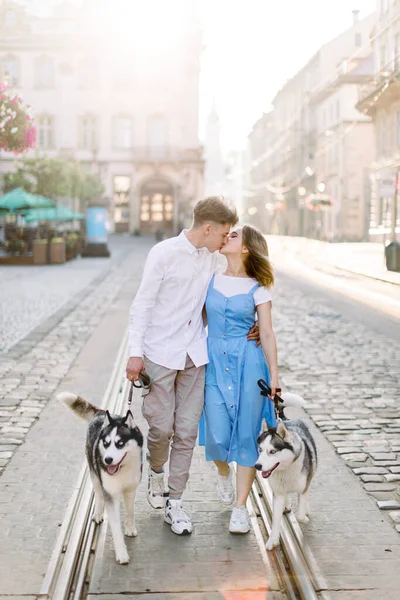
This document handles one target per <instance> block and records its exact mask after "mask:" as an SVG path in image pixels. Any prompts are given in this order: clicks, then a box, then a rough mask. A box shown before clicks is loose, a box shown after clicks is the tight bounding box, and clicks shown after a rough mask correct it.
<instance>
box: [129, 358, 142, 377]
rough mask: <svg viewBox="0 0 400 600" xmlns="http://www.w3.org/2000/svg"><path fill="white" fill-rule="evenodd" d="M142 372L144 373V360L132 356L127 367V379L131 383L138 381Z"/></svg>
mask: <svg viewBox="0 0 400 600" xmlns="http://www.w3.org/2000/svg"><path fill="white" fill-rule="evenodd" d="M140 371H144V362H143V358H141V357H140V356H131V357H130V358H129V360H128V363H127V365H126V378H127V379H129V381H137V380H138V378H139V373H140Z"/></svg>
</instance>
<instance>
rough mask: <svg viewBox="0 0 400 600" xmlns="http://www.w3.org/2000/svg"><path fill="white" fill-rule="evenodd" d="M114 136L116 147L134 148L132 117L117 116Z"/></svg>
mask: <svg viewBox="0 0 400 600" xmlns="http://www.w3.org/2000/svg"><path fill="white" fill-rule="evenodd" d="M113 137H114V140H113V143H114V148H132V119H130V118H129V117H115V118H114V128H113Z"/></svg>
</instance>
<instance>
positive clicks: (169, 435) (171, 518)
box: [126, 197, 238, 535]
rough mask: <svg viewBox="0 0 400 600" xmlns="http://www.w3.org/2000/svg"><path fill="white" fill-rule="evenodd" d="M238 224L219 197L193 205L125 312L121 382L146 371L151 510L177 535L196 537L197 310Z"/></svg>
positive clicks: (200, 386) (200, 338) (157, 250)
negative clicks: (191, 504) (190, 496)
mask: <svg viewBox="0 0 400 600" xmlns="http://www.w3.org/2000/svg"><path fill="white" fill-rule="evenodd" d="M237 220H238V218H237V213H236V210H235V209H233V208H231V207H229V206H227V204H225V202H224V201H223V200H222V199H221V198H220V197H210V198H207V199H205V200H202V201H200V202H198V204H197V205H196V206H195V209H194V218H193V225H192V227H191V229H189V230H184V231H182V233H181V234H180V235H179V236H178V237H175V238H170V239H168V240H164V241H163V242H160V243H159V244H157V245H156V246H154V247H153V248H152V249H151V250H150V252H149V256H148V258H147V261H146V264H145V267H144V272H143V277H142V281H141V284H140V288H139V291H138V292H137V294H136V297H135V299H134V301H133V303H132V307H131V311H130V327H129V356H130V358H129V360H128V364H127V367H126V376H127V378H128V379H129V380H132V379H133V380H137V379H138V376H139V373H140V371H141V370H143V369H145V370H146V372H147V373H148V375H149V376H150V378H151V381H152V385H151V391H150V393H149V394H148V395H147V396H146V397H145V398H144V400H143V407H142V412H143V415H144V417H145V419H146V421H147V422H148V425H149V433H148V461H149V464H150V468H149V479H148V491H147V499H148V501H149V503H150V504H151V506H152V507H153V508H157V509H163V508H164V506H165V516H164V519H165V521H166V522H167V523H169V524H170V525H171V529H172V531H173V532H174V533H176V534H178V535H183V534H190V533H191V532H192V530H193V525H192V522H191V519H190V517H189V515H188V514H187V513H186V512H185V511H184V510H183V508H182V495H183V492H184V490H185V487H186V483H187V480H188V478H189V469H190V464H191V460H192V455H193V449H194V446H195V443H196V438H197V428H198V423H199V420H200V417H201V413H202V410H203V404H204V380H205V368H204V365H205V364H206V363H207V362H208V356H207V341H206V333H205V330H204V325H203V317H202V310H203V306H204V303H205V298H206V294H207V288H208V285H209V282H210V280H211V277H212V276H213V274H214V273H215V271H216V268H217V260H218V255H217V254H216V251H217V250H220V249H221V248H222V246H223V245H224V244H225V243H226V241H227V237H228V234H229V231H230V228H231V226H233V225H235V224H236V223H237ZM214 253H215V254H214ZM171 440H172V443H171ZM170 445H171V452H170ZM169 453H170V456H169ZM168 456H169V479H168V488H169V498H168V499H167V501H166V502H165V498H164V465H165V464H166V462H167V461H168Z"/></svg>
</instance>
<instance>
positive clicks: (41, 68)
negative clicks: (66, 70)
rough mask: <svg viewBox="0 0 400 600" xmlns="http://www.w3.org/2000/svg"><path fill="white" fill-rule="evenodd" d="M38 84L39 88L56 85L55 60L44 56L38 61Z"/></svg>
mask: <svg viewBox="0 0 400 600" xmlns="http://www.w3.org/2000/svg"><path fill="white" fill-rule="evenodd" d="M36 86H37V87H38V88H52V87H54V61H53V59H52V58H50V57H47V56H43V57H41V58H39V59H37V61H36Z"/></svg>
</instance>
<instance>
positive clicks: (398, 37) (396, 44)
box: [393, 33, 400, 70]
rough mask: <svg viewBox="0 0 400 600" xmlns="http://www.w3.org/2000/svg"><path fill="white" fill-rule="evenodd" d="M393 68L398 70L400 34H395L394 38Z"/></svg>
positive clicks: (399, 65)
mask: <svg viewBox="0 0 400 600" xmlns="http://www.w3.org/2000/svg"><path fill="white" fill-rule="evenodd" d="M393 63H394V68H395V69H397V70H398V69H400V33H396V35H395V38H394V61H393Z"/></svg>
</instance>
